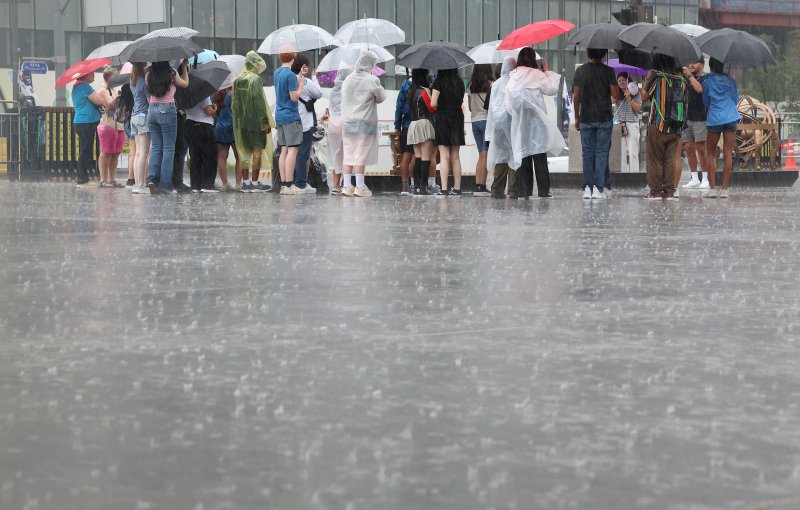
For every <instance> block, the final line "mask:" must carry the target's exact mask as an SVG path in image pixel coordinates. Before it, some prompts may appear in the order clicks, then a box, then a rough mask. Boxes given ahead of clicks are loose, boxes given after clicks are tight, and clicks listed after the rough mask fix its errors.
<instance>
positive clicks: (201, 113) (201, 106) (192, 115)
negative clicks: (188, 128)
mask: <svg viewBox="0 0 800 510" xmlns="http://www.w3.org/2000/svg"><path fill="white" fill-rule="evenodd" d="M207 106H211V98H210V97H207V98H205V99H203V100H202V101H200V102H199V103H198V104H197V105H196V106H193V107H192V108H189V109H187V110H186V120H193V121H195V122H203V123H205V124H214V117H212V116H211V115H208V114H207V113H206V112H205V108H206V107H207Z"/></svg>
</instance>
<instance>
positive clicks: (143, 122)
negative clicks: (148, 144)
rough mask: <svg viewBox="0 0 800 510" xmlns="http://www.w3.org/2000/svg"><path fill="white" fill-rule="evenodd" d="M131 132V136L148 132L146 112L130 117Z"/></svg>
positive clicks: (147, 133)
mask: <svg viewBox="0 0 800 510" xmlns="http://www.w3.org/2000/svg"><path fill="white" fill-rule="evenodd" d="M131 134H132V135H133V136H138V135H149V134H150V128H149V127H147V114H146V113H139V114H137V115H134V116H133V117H131Z"/></svg>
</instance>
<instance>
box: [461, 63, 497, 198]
mask: <svg viewBox="0 0 800 510" xmlns="http://www.w3.org/2000/svg"><path fill="white" fill-rule="evenodd" d="M493 82H494V71H493V70H492V66H491V65H489V64H476V65H475V66H474V68H473V70H472V77H471V78H470V81H469V84H468V85H467V90H468V91H469V102H468V103H467V104H468V105H469V111H470V117H471V120H472V136H473V138H475V147H476V148H477V149H478V163H477V165H476V166H475V191H474V192H473V193H472V196H474V197H488V196H491V193H489V191H488V190H487V189H486V177H487V176H488V173H489V172H488V171H487V168H486V155H487V152H488V150H489V148H488V147H487V144H486V117H487V115H488V112H487V110H488V109H489V99H490V93H491V90H492V83H493Z"/></svg>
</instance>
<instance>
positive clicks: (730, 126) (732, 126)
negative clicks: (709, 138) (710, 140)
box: [708, 120, 739, 133]
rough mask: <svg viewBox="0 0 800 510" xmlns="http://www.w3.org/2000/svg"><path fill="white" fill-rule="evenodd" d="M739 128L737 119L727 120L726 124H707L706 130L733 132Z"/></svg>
mask: <svg viewBox="0 0 800 510" xmlns="http://www.w3.org/2000/svg"><path fill="white" fill-rule="evenodd" d="M738 130H739V121H738V120H737V121H736V122H728V123H727V124H721V125H719V126H708V131H709V132H711V133H729V132H731V131H733V132H734V133H735V132H736V131H738Z"/></svg>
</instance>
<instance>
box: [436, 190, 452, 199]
mask: <svg viewBox="0 0 800 510" xmlns="http://www.w3.org/2000/svg"><path fill="white" fill-rule="evenodd" d="M449 194H450V192H449V191H447V190H446V189H440V190H439V191H437V192H436V193H434V194H433V197H434V198H447V195H449Z"/></svg>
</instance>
